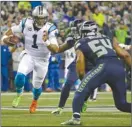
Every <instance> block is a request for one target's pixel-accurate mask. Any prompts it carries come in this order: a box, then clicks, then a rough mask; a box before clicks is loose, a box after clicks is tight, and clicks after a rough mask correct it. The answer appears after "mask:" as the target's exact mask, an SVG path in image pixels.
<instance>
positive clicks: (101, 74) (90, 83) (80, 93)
mask: <svg viewBox="0 0 132 127" xmlns="http://www.w3.org/2000/svg"><path fill="white" fill-rule="evenodd" d="M104 68H105V65H104V64H100V65H98V66H96V67H95V68H93V69H92V70H91V72H90V73H89V74H86V75H85V77H84V78H83V80H82V82H81V84H80V86H79V88H78V90H77V91H76V92H75V96H74V99H73V103H72V107H73V116H72V119H71V120H69V121H66V122H64V123H62V124H63V125H71V124H80V112H81V108H82V105H83V103H84V99H85V97H86V95H89V96H90V93H91V91H92V90H94V89H95V88H97V87H99V86H100V85H101V84H103V83H104V82H105V78H106V72H105V69H104Z"/></svg>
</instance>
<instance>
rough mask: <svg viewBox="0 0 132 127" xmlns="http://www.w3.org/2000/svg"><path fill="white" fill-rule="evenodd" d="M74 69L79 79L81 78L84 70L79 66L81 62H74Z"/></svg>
mask: <svg viewBox="0 0 132 127" xmlns="http://www.w3.org/2000/svg"><path fill="white" fill-rule="evenodd" d="M76 71H77V74H78V76H79V79H80V80H82V79H83V77H84V75H85V71H84V69H83V68H81V63H80V62H79V61H78V62H77V63H76Z"/></svg>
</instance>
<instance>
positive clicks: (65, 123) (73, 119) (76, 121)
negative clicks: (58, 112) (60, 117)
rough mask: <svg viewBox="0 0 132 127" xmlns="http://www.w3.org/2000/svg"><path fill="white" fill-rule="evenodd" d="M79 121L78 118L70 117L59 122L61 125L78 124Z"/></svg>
mask: <svg viewBox="0 0 132 127" xmlns="http://www.w3.org/2000/svg"><path fill="white" fill-rule="evenodd" d="M80 124H81V121H80V119H78V118H72V119H70V120H68V121H65V122H63V123H61V125H80Z"/></svg>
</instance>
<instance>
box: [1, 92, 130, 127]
mask: <svg viewBox="0 0 132 127" xmlns="http://www.w3.org/2000/svg"><path fill="white" fill-rule="evenodd" d="M73 95H74V94H73V92H72V93H71V94H70V97H69V99H68V101H67V103H66V107H65V109H64V112H63V113H62V114H61V115H60V116H54V115H53V114H51V111H52V110H54V109H55V108H56V106H57V104H58V101H59V96H60V93H43V94H42V95H41V97H40V99H39V101H38V103H39V105H38V110H37V111H36V113H34V114H30V113H29V110H28V109H29V106H30V104H31V101H32V94H31V93H24V95H23V97H22V100H21V102H20V105H19V107H18V108H12V107H11V103H12V100H13V98H14V96H15V93H2V94H1V103H2V106H1V112H2V120H1V121H2V126H61V125H60V123H61V122H64V121H66V120H68V119H69V118H71V115H72V113H71V111H72V109H71V104H72V98H73ZM127 98H128V99H127V100H128V101H129V102H130V101H131V93H130V92H128V93H127ZM82 125H83V126H105V127H106V126H129V127H130V126H131V115H130V114H127V113H123V112H120V111H118V110H117V109H116V108H115V107H114V102H113V99H112V93H111V92H99V93H98V99H97V101H96V102H88V109H87V112H86V113H83V114H82Z"/></svg>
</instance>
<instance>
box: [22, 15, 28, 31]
mask: <svg viewBox="0 0 132 127" xmlns="http://www.w3.org/2000/svg"><path fill="white" fill-rule="evenodd" d="M26 20H27V18H25V19H22V33H23V31H24V28H25V23H26Z"/></svg>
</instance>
